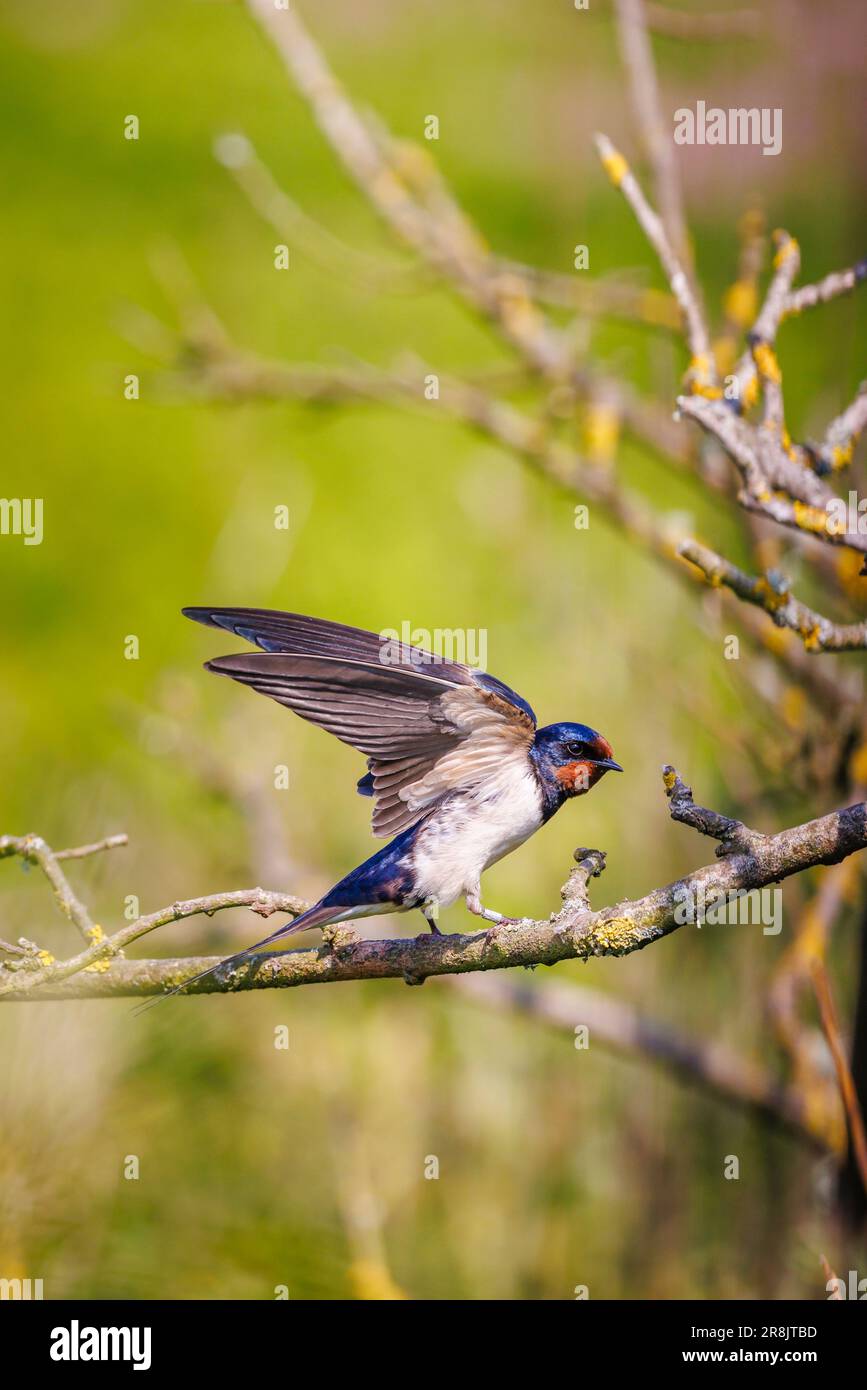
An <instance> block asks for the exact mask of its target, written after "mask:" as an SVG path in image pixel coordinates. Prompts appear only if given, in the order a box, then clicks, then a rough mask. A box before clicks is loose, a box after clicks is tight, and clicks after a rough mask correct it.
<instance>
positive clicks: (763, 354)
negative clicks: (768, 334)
mask: <svg viewBox="0 0 867 1390" xmlns="http://www.w3.org/2000/svg"><path fill="white" fill-rule="evenodd" d="M753 360H754V362H755V364H756V366H757V367H758V369H759V372H760V373H761V375H762V376H763V377H764V379H765V380H766V381H773V382H776V383H777V385H779V383H780V382H781V381H782V379H783V374H782V372H781V371H780V364H779V362H778V361H777V354H776V353H775V352H774V349H773V348H772V347H771V345H770V343H755V344H754V346H753Z"/></svg>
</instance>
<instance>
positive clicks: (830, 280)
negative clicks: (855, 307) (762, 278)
mask: <svg viewBox="0 0 867 1390" xmlns="http://www.w3.org/2000/svg"><path fill="white" fill-rule="evenodd" d="M864 280H867V256H865V258H864V259H863V260H861V261H858V262H857V263H856V264H855V265H853V266H849V267H848V269H846V270H832V271H831V273H830V275H826V276H824V278H823V279H821V280H817V281H816V283H815V284H813V285H800V286H799V287H798V289H796V290H791V291H790V293H789V294H787V296H786V301H785V305H784V308H783V313H784V317H785V318H790V317H791V316H792V315H793V314H800V313H803V311H804V310H805V309H813V308H815V306H816V305H817V304H828V303H830V301H831V300H832V299H837V298H839V296H840V295H843V294H850V293H851V291H852V290H854V289H855V287H856V285H860V284H862V283H863V281H864Z"/></svg>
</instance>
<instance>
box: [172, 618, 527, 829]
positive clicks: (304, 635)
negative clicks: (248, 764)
mask: <svg viewBox="0 0 867 1390" xmlns="http://www.w3.org/2000/svg"><path fill="white" fill-rule="evenodd" d="M184 612H185V614H186V615H187V616H188V617H190V618H193V619H194V620H195V621H197V622H202V623H206V624H207V625H209V626H212V627H218V628H222V629H224V630H226V631H230V632H233V633H236V634H237V635H238V636H241V637H244V638H245V639H246V640H248V641H250V642H253V643H255V644H256V645H257V646H258V647H259V648H260V651H258V652H242V653H240V654H238V655H236V656H224V657H217V658H216V659H215V660H213V661H209V662H208V663H207V667H208V669H209V670H211V671H215V672H217V673H218V674H220V675H227V676H231V677H232V678H233V679H234V680H237V681H240V682H241V683H242V684H244V685H249V686H250V687H251V688H252V689H254V690H257V691H259V692H260V693H261V694H263V695H268V696H269V697H270V698H271V699H273V700H276V701H278V702H279V703H280V704H282V705H285V706H286V707H287V708H289V709H291V710H293V711H294V712H295V713H296V714H298V715H299V716H300V717H301V718H302V719H307V720H309V721H310V722H311V723H314V724H317V725H318V726H319V727H320V728H322V729H325V730H326V731H327V732H328V733H331V734H333V735H334V736H335V737H336V738H339V739H341V740H342V742H344V743H348V744H349V745H350V746H351V747H353V748H357V749H358V750H359V751H360V752H362V753H365V754H366V755H367V759H368V769H369V771H370V774H371V776H372V779H373V797H374V810H373V832H374V834H375V835H383V836H391V835H395V834H397V833H399V832H400V831H401V830H405V829H407V828H408V827H409V826H410V825H412V824H414V823H415V822H416V821H418V820H420V819H421V818H422V816H425V815H427V813H428V812H429V810H430V809H431V808H432V807H433V806H434V805H435V804H436V803H437V802H438V801H440V800H442V799H443V798H444V797H445V796H448V795H449V794H450V793H451V792H453V791H455V790H457V789H458V788H461V787H470V786H475V785H477V784H479V783H480V782H483V781H485V780H486V779H488V778H492V777H494V776H495V775H496V773H497V771H498V770H499V769H500V768H502V765H503V761H504V759H508V758H509V757H521V758H524V757H526V754H527V752H528V751H529V748H530V746H531V745H532V742H533V736H534V733H535V728H536V717H535V715H534V714H533V711H532V709H531V708H530V706H529V705H528V704H527V703H526V702H525V701H524V700H522V699H521V697H520V696H518V695H515V693H514V691H511V690H510V689H509V688H508V686H504V685H502V683H501V682H500V681H497V680H496V679H495V678H494V677H492V676H487V675H485V674H483V673H481V672H478V671H473V670H471V669H470V668H469V667H467V666H464V665H461V664H460V663H458V662H450V661H444V660H441V659H440V658H439V657H435V656H433V655H432V654H431V653H429V652H426V651H424V650H423V649H422V648H419V647H408V646H406V645H403V644H400V643H395V642H392V641H386V640H385V639H383V637H381V636H380V635H378V634H376V633H372V632H365V631H363V630H362V629H360V628H352V627H346V626H344V625H343V624H342V623H332V622H328V621H326V620H325V619H319V618H307V617H304V616H302V615H301V614H297V613H276V612H270V611H268V610H265V609H248V608H226V609H221V608H193V609H184Z"/></svg>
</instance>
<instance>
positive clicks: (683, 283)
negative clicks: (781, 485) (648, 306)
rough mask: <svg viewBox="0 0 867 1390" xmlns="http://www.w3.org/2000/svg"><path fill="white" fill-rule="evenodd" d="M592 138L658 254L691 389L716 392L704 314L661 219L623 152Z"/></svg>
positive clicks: (603, 137) (600, 137)
mask: <svg viewBox="0 0 867 1390" xmlns="http://www.w3.org/2000/svg"><path fill="white" fill-rule="evenodd" d="M595 139H596V148H597V150H598V152H599V158H600V159H601V161H602V165H603V168H604V169H605V172H606V173H607V174H608V177H609V178H610V180H611V182H612V183H613V184H614V187H615V188H619V189H620V191H621V192H622V194H623V196H624V197H625V199H626V201H627V202H628V203H629V205H630V207H631V208H632V211H633V212H634V213H635V216H636V218H637V219H638V223H639V225H640V227H641V229H642V231H643V232H644V235H645V236H646V237H647V239H648V241H649V242H650V244H651V246H652V247H653V249H654V251H655V252H656V254H657V256H658V257H659V260H660V264H661V265H662V268H663V270H664V272H665V275H666V278H667V280H668V283H669V285H670V287H671V292H672V294H673V295H674V297H675V299H676V300H677V302H678V304H679V305H680V309H681V313H682V314H683V319H684V326H685V330H686V336H687V342H688V343H689V349H690V352H691V354H692V362H691V363H690V380H691V383H692V389H693V390H694V391H699V392H702V393H705V392H710V393H712V394H716V395H718V394H719V388H718V387H717V384H716V368H715V366H714V362H713V356H712V354H711V350H710V337H709V335H708V330H707V326H706V324H705V322H704V315H703V313H702V310H701V306H700V305H699V303H698V300H697V299H696V296H695V294H694V293H693V290H692V287H691V285H690V282H689V279H688V277H687V274H686V271H685V270H684V268H683V266H682V265H681V263H680V260H679V258H678V256H677V255H676V253H675V251H674V249H673V247H672V246H671V243H670V242H669V240H668V236H667V233H666V230H665V227H664V226H663V224H662V219H661V218H660V217H659V216H658V214H657V213H656V212H654V210H653V208H652V207H651V206H650V204H649V203H648V201H647V199H646V198H645V196H644V193H643V191H642V189H641V185H640V184H639V182H638V180H637V178H636V177H635V175H634V174H633V173H632V171H631V169H630V168H629V165H628V164H627V162H626V160H625V159H624V157H623V155H622V154H621V153H620V151H619V150H617V149H615V147H614V145H613V144H612V143H611V141H610V140H609V139H608V136H607V135H601V134H599V135H597V136H596V137H595Z"/></svg>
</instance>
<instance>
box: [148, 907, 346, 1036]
mask: <svg viewBox="0 0 867 1390" xmlns="http://www.w3.org/2000/svg"><path fill="white" fill-rule="evenodd" d="M340 911H341V909H340V908H339V907H338V908H334V907H325V906H324V905H323V904H322V903H321V902H320V903H314V905H313V907H309V908H308V909H307V911H306V912H302V913H301V916H300V917H295V918H293V920H292V921H291V922H287V923H286V925H285V926H282V927H278V929H277V931H274V932H272V933H271V935H270V936H266V937H263V939H262V940H261V941H256V942H254V944H253V945H252V946H245V947H244V950H243V951H238V952H237V953H236V954H235V955H234V956H226V958H225V960H218V961H217V964H216V965H210V966H208V969H207V970H202V971H200V972H199V974H198V975H193V976H191V977H190V979H189V980H184V982H183V984H181V985H175V988H174V989H170V990H168V992H167V993H166V994H158V995H157V997H156V999H149V1000H148V1001H147V1003H146V1004H140V1005H139V1006H138V1008H136V1009H134V1010H133V1013H134V1014H136V1015H139V1014H143V1013H147V1011H148V1009H152V1008H153V1007H154V1005H155V1004H162V1003H164V1002H165V1000H166V999H171V998H172V996H173V995H175V994H182V993H183V991H184V990H185V989H189V987H190V985H194V984H197V983H198V981H199V980H205V979H207V977H208V976H209V975H214V974H216V972H217V971H218V970H222V969H223V968H224V967H225V966H227V965H239V964H240V963H241V961H242V960H246V959H247V957H248V956H252V955H255V953H256V951H261V949H262V947H263V946H270V945H271V942H272V941H279V940H280V938H281V937H284V936H294V935H295V933H296V932H300V931H307V929H308V927H324V926H327V925H328V923H329V922H333V921H334V918H335V917H336V916H337V915H338V914H339V913H340Z"/></svg>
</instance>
